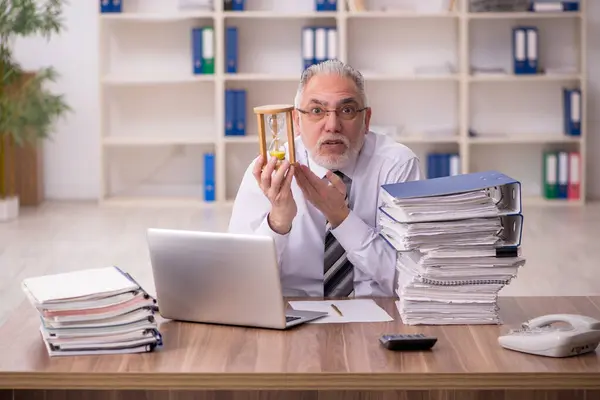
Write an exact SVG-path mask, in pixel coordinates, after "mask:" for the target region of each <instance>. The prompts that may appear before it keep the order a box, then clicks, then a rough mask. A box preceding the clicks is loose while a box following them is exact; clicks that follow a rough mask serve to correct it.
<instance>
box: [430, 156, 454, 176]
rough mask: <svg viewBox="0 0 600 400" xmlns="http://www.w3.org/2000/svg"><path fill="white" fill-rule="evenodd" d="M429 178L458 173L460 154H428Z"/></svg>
mask: <svg viewBox="0 0 600 400" xmlns="http://www.w3.org/2000/svg"><path fill="white" fill-rule="evenodd" d="M426 173H427V179H433V178H441V177H444V176H452V175H458V174H460V173H461V169H460V155H459V154H458V153H441V152H435V153H429V154H427V171H426Z"/></svg>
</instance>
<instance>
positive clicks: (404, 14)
mask: <svg viewBox="0 0 600 400" xmlns="http://www.w3.org/2000/svg"><path fill="white" fill-rule="evenodd" d="M346 15H347V16H348V18H458V16H459V14H458V13H456V12H447V11H439V12H419V11H412V10H388V11H349V12H348V13H347V14H346Z"/></svg>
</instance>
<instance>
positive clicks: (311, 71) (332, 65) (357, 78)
mask: <svg viewBox="0 0 600 400" xmlns="http://www.w3.org/2000/svg"><path fill="white" fill-rule="evenodd" d="M321 74H338V75H340V76H342V77H346V78H350V79H351V80H352V81H353V82H354V84H355V85H356V89H357V90H358V96H359V99H360V101H362V106H363V107H368V105H369V104H368V101H367V95H366V93H365V81H364V78H363V76H362V74H361V73H360V72H359V71H358V70H356V69H354V68H352V67H351V66H350V65H348V64H344V63H343V62H341V61H339V60H327V61H324V62H322V63H319V64H314V65H311V66H310V67H308V68H307V69H305V70H304V72H302V76H301V78H300V84H299V85H298V91H297V92H296V97H295V99H294V106H295V107H296V108H298V107H300V102H301V99H302V93H303V92H304V88H305V87H306V84H307V83H308V81H309V80H310V78H312V77H313V76H315V75H321Z"/></svg>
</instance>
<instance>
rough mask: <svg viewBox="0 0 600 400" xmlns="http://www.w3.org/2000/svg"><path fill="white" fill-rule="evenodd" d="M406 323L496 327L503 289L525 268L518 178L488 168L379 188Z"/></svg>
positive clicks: (383, 231) (385, 235)
mask: <svg viewBox="0 0 600 400" xmlns="http://www.w3.org/2000/svg"><path fill="white" fill-rule="evenodd" d="M380 190H381V196H382V199H383V201H382V205H381V207H380V211H381V212H380V213H379V218H378V220H379V226H380V233H379V234H380V236H381V237H383V238H384V240H386V241H387V243H388V244H389V245H390V246H391V247H392V248H393V249H394V251H396V255H397V259H396V260H397V261H396V269H397V271H398V274H397V276H398V282H397V289H396V290H397V294H398V296H399V300H398V301H397V302H396V305H397V307H398V312H399V313H400V316H401V318H402V321H403V323H405V324H408V325H415V324H430V325H451V324H498V323H501V318H500V315H499V308H498V305H497V295H498V292H499V291H500V290H501V289H502V288H503V287H504V286H506V285H508V284H509V283H510V282H511V280H512V279H514V278H515V277H516V276H517V274H518V271H519V269H520V268H521V267H522V266H523V265H525V261H526V260H525V258H523V257H522V254H521V248H520V246H521V237H522V232H523V215H522V211H521V185H520V182H519V181H517V180H515V179H513V178H510V177H509V176H507V175H504V174H502V173H500V172H497V171H485V172H477V173H469V174H462V175H454V176H447V177H441V178H433V179H427V180H421V181H411V182H403V183H395V184H387V185H382V187H381V189H380Z"/></svg>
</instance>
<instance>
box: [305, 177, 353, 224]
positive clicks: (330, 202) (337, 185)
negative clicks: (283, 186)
mask: <svg viewBox="0 0 600 400" xmlns="http://www.w3.org/2000/svg"><path fill="white" fill-rule="evenodd" d="M325 176H326V178H327V179H319V177H318V176H316V175H315V174H314V173H313V172H312V171H311V170H310V169H309V168H308V167H307V166H305V165H298V167H297V168H296V182H297V183H298V186H300V189H302V193H304V197H306V199H307V200H308V201H310V202H311V203H312V204H313V205H314V206H315V207H316V208H318V209H319V210H320V211H321V212H322V213H323V215H325V218H327V220H328V221H329V222H330V223H331V226H332V227H333V228H335V227H336V226H338V225H339V224H341V223H342V222H343V221H344V220H345V219H346V217H347V216H348V214H349V213H350V209H349V208H348V206H347V205H346V185H345V184H344V182H343V181H342V180H341V179H340V177H339V176H337V175H336V174H334V173H333V172H331V171H327V174H326V175H325Z"/></svg>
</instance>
